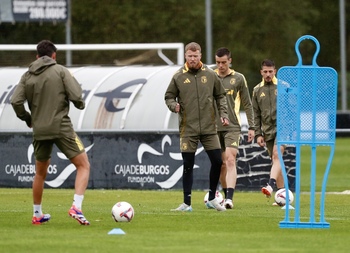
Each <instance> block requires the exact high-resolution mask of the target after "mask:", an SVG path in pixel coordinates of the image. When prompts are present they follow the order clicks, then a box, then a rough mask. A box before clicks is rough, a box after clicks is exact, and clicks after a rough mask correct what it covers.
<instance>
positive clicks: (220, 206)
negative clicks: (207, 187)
mask: <svg viewBox="0 0 350 253" xmlns="http://www.w3.org/2000/svg"><path fill="white" fill-rule="evenodd" d="M208 202H209V203H210V204H212V205H213V206H214V208H215V209H216V210H217V211H226V208H225V207H224V206H222V205H220V203H219V201H218V200H217V199H216V198H214V199H213V200H210V201H208Z"/></svg>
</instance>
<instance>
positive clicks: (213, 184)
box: [207, 149, 222, 201]
mask: <svg viewBox="0 0 350 253" xmlns="http://www.w3.org/2000/svg"><path fill="white" fill-rule="evenodd" d="M207 154H208V156H209V159H210V162H211V167H210V173H209V197H208V200H209V201H210V200H213V199H214V198H215V193H216V188H217V186H218V183H219V179H220V172H221V165H222V159H221V150H220V149H213V150H208V151H207Z"/></svg>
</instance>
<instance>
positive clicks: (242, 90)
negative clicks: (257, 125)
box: [215, 69, 254, 131]
mask: <svg viewBox="0 0 350 253" xmlns="http://www.w3.org/2000/svg"><path fill="white" fill-rule="evenodd" d="M215 72H216V74H217V75H219V72H218V69H216V70H215ZM219 78H220V79H221V80H222V84H223V86H224V88H225V91H226V99H227V112H228V116H229V121H230V124H229V125H228V126H223V125H222V124H219V123H220V119H217V124H218V131H241V120H240V115H239V112H240V106H241V102H242V104H243V106H244V110H245V113H246V115H247V120H248V125H249V126H248V128H249V130H254V117H253V107H252V102H251V99H250V94H249V89H248V85H247V81H246V79H245V77H244V75H243V74H241V73H239V72H236V71H234V70H233V69H230V73H229V74H228V75H226V76H225V77H220V76H219Z"/></svg>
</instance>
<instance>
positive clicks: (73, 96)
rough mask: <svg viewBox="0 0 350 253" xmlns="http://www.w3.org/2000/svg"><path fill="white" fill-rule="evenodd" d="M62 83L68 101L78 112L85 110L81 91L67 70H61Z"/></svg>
mask: <svg viewBox="0 0 350 253" xmlns="http://www.w3.org/2000/svg"><path fill="white" fill-rule="evenodd" d="M62 73H63V74H62V81H63V84H64V87H65V90H66V94H67V96H68V99H69V100H70V101H71V102H72V103H73V104H74V106H75V107H76V108H78V109H80V110H82V109H84V108H85V102H84V100H83V97H82V89H81V86H80V84H79V83H78V81H77V80H76V79H75V77H74V76H73V75H72V74H71V73H70V72H69V70H68V69H66V68H63V71H62Z"/></svg>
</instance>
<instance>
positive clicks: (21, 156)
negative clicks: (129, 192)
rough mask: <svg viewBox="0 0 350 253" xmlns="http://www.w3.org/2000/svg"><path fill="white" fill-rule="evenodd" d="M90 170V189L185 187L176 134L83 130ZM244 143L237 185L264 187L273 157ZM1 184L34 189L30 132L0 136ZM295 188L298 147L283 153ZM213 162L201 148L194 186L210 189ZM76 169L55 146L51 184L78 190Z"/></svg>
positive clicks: (1, 185)
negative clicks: (76, 187) (296, 152)
mask: <svg viewBox="0 0 350 253" xmlns="http://www.w3.org/2000/svg"><path fill="white" fill-rule="evenodd" d="M78 134H79V136H80V138H81V140H82V142H83V143H84V145H85V149H86V151H87V154H88V157H89V160H90V164H91V174H90V180H89V185H88V188H90V189H102V188H103V189H182V157H181V153H180V149H179V135H178V134H177V133H154V132H127V133H126V132H79V133H78ZM245 139H246V136H243V135H242V138H241V140H242V142H241V145H240V149H239V156H238V158H237V174H238V180H237V187H236V188H237V189H238V190H260V188H261V186H263V185H265V184H266V183H267V182H268V179H269V172H270V167H271V160H270V158H269V156H268V153H267V151H266V150H265V149H263V148H260V147H259V146H258V145H257V144H251V143H246V142H245ZM0 142H1V146H2V148H1V150H0V157H1V159H0V187H18V188H30V187H31V186H32V182H33V178H34V175H35V160H34V154H33V152H34V150H33V146H32V135H31V133H23V132H21V133H1V134H0ZM284 160H285V164H286V169H287V170H288V174H289V179H290V187H291V188H293V187H294V180H293V179H294V167H295V165H294V163H295V151H294V149H293V148H291V147H288V148H287V150H286V152H285V156H284ZM209 170H210V161H209V158H208V157H207V154H206V152H205V151H204V149H203V147H202V146H199V147H198V150H197V152H196V158H195V169H194V184H193V189H198V190H202V189H203V190H204V189H208V188H209ZM75 174H76V169H75V167H74V166H73V165H72V164H71V163H70V161H69V160H68V159H67V158H66V157H65V155H64V154H62V153H61V152H60V151H59V150H58V149H57V148H56V147H54V150H53V152H52V157H51V164H50V166H49V168H48V176H47V178H46V181H45V187H46V188H73V187H74V180H75Z"/></svg>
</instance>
